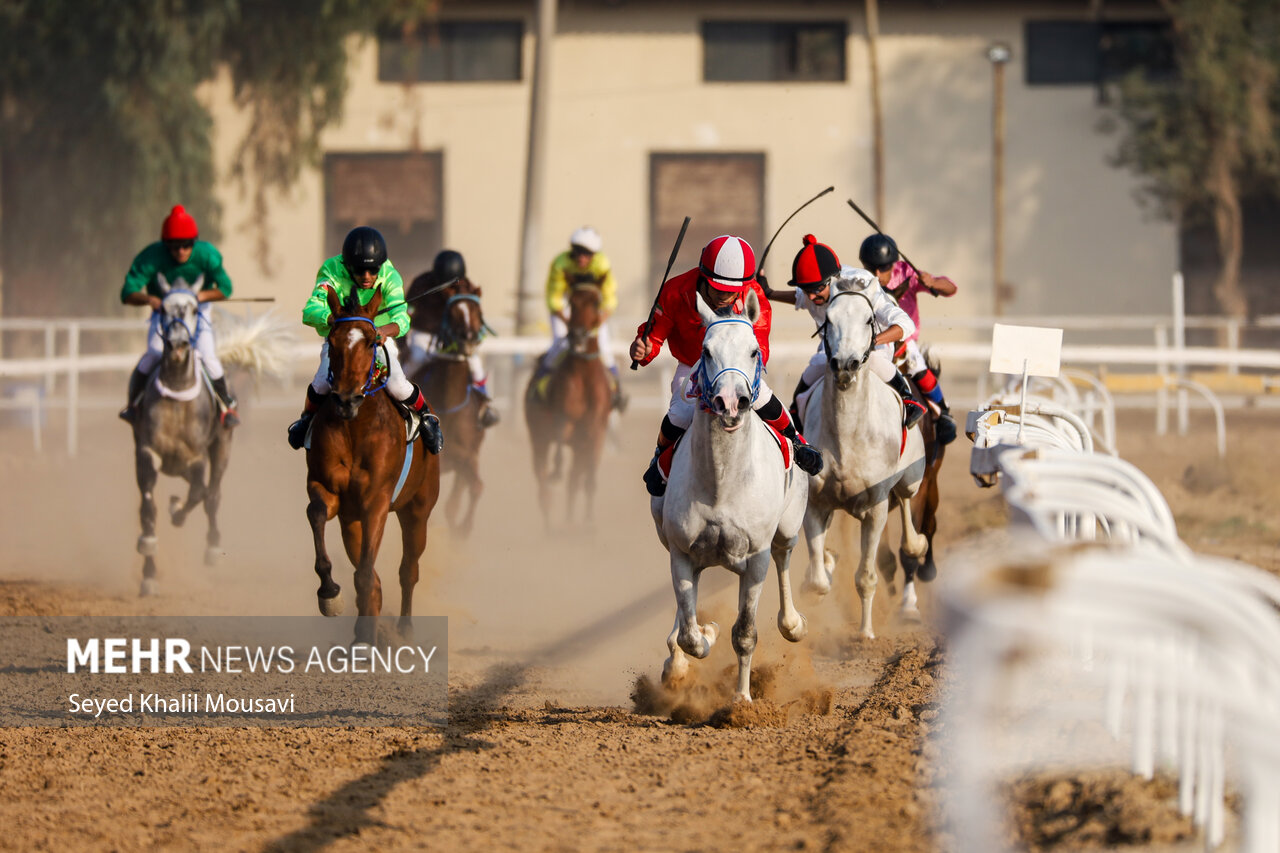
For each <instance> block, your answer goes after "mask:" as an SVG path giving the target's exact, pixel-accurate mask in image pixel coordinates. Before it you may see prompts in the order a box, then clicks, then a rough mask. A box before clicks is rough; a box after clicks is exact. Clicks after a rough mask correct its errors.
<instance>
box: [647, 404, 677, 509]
mask: <svg viewBox="0 0 1280 853" xmlns="http://www.w3.org/2000/svg"><path fill="white" fill-rule="evenodd" d="M684 434H685V430H684V429H682V428H680V427H678V426H676V425H675V424H673V423H671V419H670V418H665V417H664V418H663V419H662V427H661V428H660V429H659V430H658V445H657V447H656V448H654V451H653V458H652V459H650V460H649V467H648V468H647V469H645V472H644V487H645V489H646V490H647V491H648V492H649V494H651V495H653V496H654V497H655V498H660V497H662V496H663V495H665V494H666V493H667V481H666V480H664V479H663V477H662V468H661V466H660V464H659V460H660V459H661V457H662V454H663V453H664V452H666V451H667V450H669V449H670V448H673V447H675V444H676V442H677V441H679V440H680V436H682V435H684Z"/></svg>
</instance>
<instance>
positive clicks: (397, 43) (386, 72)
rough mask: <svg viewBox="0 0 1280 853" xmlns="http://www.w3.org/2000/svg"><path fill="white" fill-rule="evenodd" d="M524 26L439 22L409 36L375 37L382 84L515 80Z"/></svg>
mask: <svg viewBox="0 0 1280 853" xmlns="http://www.w3.org/2000/svg"><path fill="white" fill-rule="evenodd" d="M523 38H524V24H522V23H521V22H520V21H440V22H436V23H428V24H423V25H422V27H421V29H420V30H419V31H418V32H416V33H414V34H412V35H404V34H402V33H399V32H395V33H383V34H382V35H380V36H379V38H378V80H379V81H381V82H383V83H404V82H409V83H453V82H464V81H477V80H519V79H520V77H521V75H520V55H521V52H520V48H521V42H522V40H523Z"/></svg>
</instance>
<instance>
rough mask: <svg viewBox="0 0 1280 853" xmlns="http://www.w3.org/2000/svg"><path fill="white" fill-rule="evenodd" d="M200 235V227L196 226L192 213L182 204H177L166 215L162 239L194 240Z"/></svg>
mask: <svg viewBox="0 0 1280 853" xmlns="http://www.w3.org/2000/svg"><path fill="white" fill-rule="evenodd" d="M198 236H200V229H198V228H196V221H195V220H194V219H192V218H191V214H190V213H187V210H186V208H184V207H183V206H182V205H180V204H175V205H174V206H173V210H171V211H169V215H168V216H166V217H165V219H164V225H162V226H161V227H160V239H161V240H194V239H196V237H198Z"/></svg>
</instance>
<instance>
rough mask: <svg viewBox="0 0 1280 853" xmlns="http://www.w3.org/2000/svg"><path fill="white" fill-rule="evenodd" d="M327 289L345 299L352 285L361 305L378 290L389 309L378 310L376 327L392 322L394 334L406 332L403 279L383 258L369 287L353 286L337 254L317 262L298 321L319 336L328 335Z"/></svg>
mask: <svg viewBox="0 0 1280 853" xmlns="http://www.w3.org/2000/svg"><path fill="white" fill-rule="evenodd" d="M330 288H332V289H333V291H334V292H335V293H337V294H338V301H339V302H344V301H346V299H347V295H348V294H349V293H351V291H352V289H353V288H354V289H355V291H356V298H357V299H359V300H360V304H361V305H368V304H369V300H370V299H372V298H373V294H375V293H377V292H379V291H381V292H382V304H383V305H386V306H389V307H390V310H384V311H379V312H378V316H377V317H375V318H374V320H373V321H374V323H376V324H377V325H378V326H385V325H387V324H388V323H395V324H396V328H397V329H398V330H399V331H397V333H396V337H400V336H402V335H403V334H404V333H405V332H408V331H409V310H408V308H406V307H405V304H404V281H403V280H402V279H401V278H400V273H399V272H397V271H396V268H395V267H393V266H392V265H391V261H383V263H382V269H380V270H378V279H377V281H375V282H374V283H373V287H357V286H356V283H355V281H354V280H353V279H352V278H351V274H350V273H348V272H347V268H346V267H345V266H343V265H342V256H341V255H334V256H333V257H332V258H330V259H329V260H327V261H325V262H324V264H323V265H321V267H320V272H318V273H316V286H315V288H314V289H313V290H312V291H311V297H310V298H309V299H307V304H306V305H304V306H303V308H302V322H304V323H306V324H307V325H308V326H311V327H312V328H314V329H315V330H316V331H317V332H319V333H320V337H322V338H327V337H328V336H329V317H330V316H332V314H333V312H332V311H330V310H329V289H330Z"/></svg>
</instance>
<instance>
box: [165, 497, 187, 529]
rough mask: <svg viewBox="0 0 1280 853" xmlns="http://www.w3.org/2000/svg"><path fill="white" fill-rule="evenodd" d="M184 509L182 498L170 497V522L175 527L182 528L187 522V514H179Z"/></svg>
mask: <svg viewBox="0 0 1280 853" xmlns="http://www.w3.org/2000/svg"><path fill="white" fill-rule="evenodd" d="M181 507H182V498H180V497H178V496H177V495H169V520H170V521H171V522H173V526H174V527H181V526H182V524H183V522H185V521H186V520H187V514H186V513H185V512H179V510H180V509H181Z"/></svg>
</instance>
